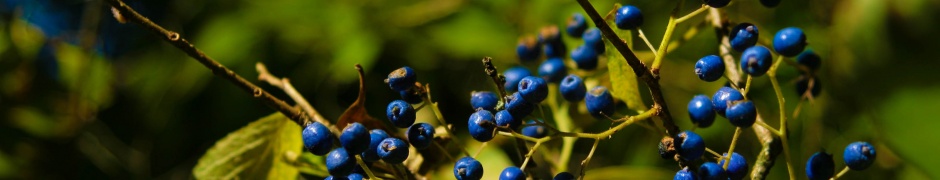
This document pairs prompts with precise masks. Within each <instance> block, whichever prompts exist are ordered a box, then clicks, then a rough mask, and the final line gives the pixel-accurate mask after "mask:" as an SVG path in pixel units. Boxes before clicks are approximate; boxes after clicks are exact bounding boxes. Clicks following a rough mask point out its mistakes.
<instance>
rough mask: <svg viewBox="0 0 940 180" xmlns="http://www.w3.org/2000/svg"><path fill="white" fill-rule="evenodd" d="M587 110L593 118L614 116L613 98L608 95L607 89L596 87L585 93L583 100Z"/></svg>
mask: <svg viewBox="0 0 940 180" xmlns="http://www.w3.org/2000/svg"><path fill="white" fill-rule="evenodd" d="M584 103H585V104H586V105H587V110H588V112H589V113H591V115H592V116H594V117H595V118H604V117H610V116H612V115H613V114H614V97H613V96H611V95H610V92H608V91H607V88H606V87H604V86H597V87H594V89H591V91H590V92H588V93H587V97H585V99H584Z"/></svg>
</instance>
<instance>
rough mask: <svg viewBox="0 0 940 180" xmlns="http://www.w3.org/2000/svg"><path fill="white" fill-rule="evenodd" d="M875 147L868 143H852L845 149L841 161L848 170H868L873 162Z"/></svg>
mask: <svg viewBox="0 0 940 180" xmlns="http://www.w3.org/2000/svg"><path fill="white" fill-rule="evenodd" d="M876 155H877V154H875V147H874V146H872V145H871V144H869V143H868V142H862V141H859V142H853V143H852V144H849V145H848V146H846V147H845V151H844V152H843V153H842V160H843V161H845V165H846V166H849V169H852V170H856V171H860V170H865V169H868V167H869V166H871V164H872V163H874V162H875V157H876Z"/></svg>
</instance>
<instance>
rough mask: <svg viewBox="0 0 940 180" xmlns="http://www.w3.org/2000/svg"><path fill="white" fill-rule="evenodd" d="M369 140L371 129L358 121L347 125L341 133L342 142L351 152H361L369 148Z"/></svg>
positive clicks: (340, 140)
mask: <svg viewBox="0 0 940 180" xmlns="http://www.w3.org/2000/svg"><path fill="white" fill-rule="evenodd" d="M369 140H370V136H369V130H368V129H366V126H363V125H362V124H360V123H358V122H354V123H352V124H349V125H347V126H346V128H343V133H342V134H340V135H339V142H340V144H343V148H346V151H349V153H351V154H359V153H362V152H363V151H366V149H369Z"/></svg>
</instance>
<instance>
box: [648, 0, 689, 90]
mask: <svg viewBox="0 0 940 180" xmlns="http://www.w3.org/2000/svg"><path fill="white" fill-rule="evenodd" d="M683 2H685V1H679V2H678V3H676V8H673V9H672V14H670V15H669V22H668V23H666V32H665V33H664V34H663V41H662V42H661V43H659V51H656V57H655V59H654V60H653V68H652V69H650V71H652V72H653V76H659V67H660V66H661V65H662V61H663V58H664V57H665V56H666V49H668V48H669V39H671V38H672V33H674V32H675V31H676V15H678V14H679V8H680V7H682V3H683Z"/></svg>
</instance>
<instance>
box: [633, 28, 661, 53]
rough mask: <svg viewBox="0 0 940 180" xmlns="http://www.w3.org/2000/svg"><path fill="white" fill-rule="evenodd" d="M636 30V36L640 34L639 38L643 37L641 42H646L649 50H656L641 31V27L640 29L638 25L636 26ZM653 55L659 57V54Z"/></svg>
mask: <svg viewBox="0 0 940 180" xmlns="http://www.w3.org/2000/svg"><path fill="white" fill-rule="evenodd" d="M636 32H637V33H639V34H638V36H640V39H643V42H645V43H646V47H649V48H650V51H653V52H657V51H656V48H655V47H653V43H650V40H649V39H648V38H646V34H644V33H643V29H640V28H639V27H637V28H636ZM653 55H654V56H655V57H659V54H653Z"/></svg>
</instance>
